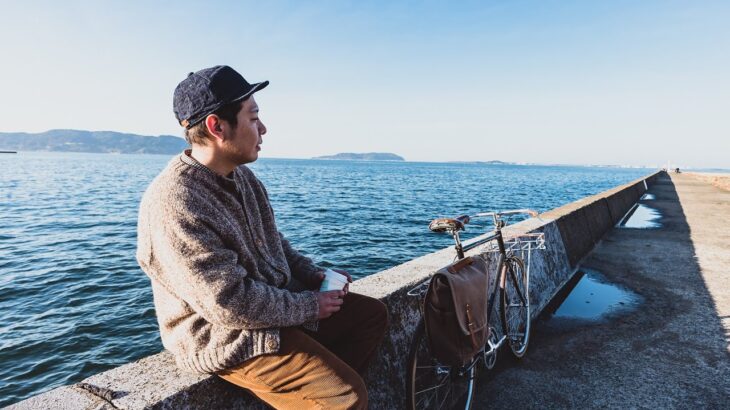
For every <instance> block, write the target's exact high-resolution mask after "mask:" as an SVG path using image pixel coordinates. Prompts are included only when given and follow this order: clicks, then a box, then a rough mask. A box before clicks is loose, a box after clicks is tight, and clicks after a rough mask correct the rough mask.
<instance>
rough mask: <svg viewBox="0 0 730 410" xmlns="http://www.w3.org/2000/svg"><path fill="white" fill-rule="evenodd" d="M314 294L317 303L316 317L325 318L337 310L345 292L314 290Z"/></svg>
mask: <svg viewBox="0 0 730 410" xmlns="http://www.w3.org/2000/svg"><path fill="white" fill-rule="evenodd" d="M314 294H315V295H317V303H318V304H319V315H318V316H317V319H326V318H328V317H330V316H332V314H333V313H335V312H337V311H339V310H340V306H342V297H343V296H345V292H343V291H341V290H330V291H327V292H314Z"/></svg>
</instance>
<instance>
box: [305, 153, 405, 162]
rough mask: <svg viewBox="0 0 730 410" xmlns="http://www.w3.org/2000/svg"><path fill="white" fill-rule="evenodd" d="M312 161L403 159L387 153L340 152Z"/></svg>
mask: <svg viewBox="0 0 730 410" xmlns="http://www.w3.org/2000/svg"><path fill="white" fill-rule="evenodd" d="M312 159H347V160H359V161H405V158H403V157H401V156H399V155H396V154H391V153H388V152H368V153H365V154H355V153H352V152H342V153H339V154H335V155H324V156H321V157H314V158H312Z"/></svg>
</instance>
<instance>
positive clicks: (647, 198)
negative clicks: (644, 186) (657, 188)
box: [641, 194, 656, 201]
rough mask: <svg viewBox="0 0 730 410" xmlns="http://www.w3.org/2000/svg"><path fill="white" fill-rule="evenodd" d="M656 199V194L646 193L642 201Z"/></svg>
mask: <svg viewBox="0 0 730 410" xmlns="http://www.w3.org/2000/svg"><path fill="white" fill-rule="evenodd" d="M655 199H656V197H655V196H654V194H644V195H642V196H641V200H642V201H653V200H655Z"/></svg>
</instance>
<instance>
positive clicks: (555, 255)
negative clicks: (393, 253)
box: [10, 172, 660, 409]
mask: <svg viewBox="0 0 730 410" xmlns="http://www.w3.org/2000/svg"><path fill="white" fill-rule="evenodd" d="M659 174H660V173H658V172H657V173H654V174H651V175H649V176H647V177H645V178H641V179H638V180H636V181H633V182H631V183H628V184H626V185H621V186H619V187H616V188H613V189H611V190H608V191H605V192H602V193H600V194H597V195H594V196H590V197H586V198H583V199H581V200H578V201H576V202H572V203H570V204H567V205H565V206H562V207H560V208H556V209H553V210H551V211H548V212H545V213H543V214H541V215H539V217H538V218H531V219H529V220H526V221H523V222H521V223H518V224H515V225H511V226H508V227H507V228H506V229H505V230H504V233H505V236H507V237H512V236H518V235H520V234H523V233H528V232H543V233H544V234H545V240H546V249H545V250H544V251H537V252H534V253H533V255H532V264H531V271H530V272H531V279H530V291H531V303H532V306H533V311H532V314H533V317H535V316H537V315H538V314H539V313H540V311H542V309H543V308H544V307H545V306H546V305H547V303H548V302H549V301H550V300H551V299H552V298H553V296H554V295H555V294H556V293H557V292H558V291H559V290H560V289H561V288H562V286H563V285H564V284H565V283H566V282H567V281H568V280H569V279H570V278H571V277H572V276H573V273H574V272H575V268H576V266H577V265H578V263H579V262H580V261H581V259H582V258H584V257H585V256H586V255H587V254H588V253H589V252H590V251H591V250H592V249H593V247H594V246H595V245H596V244H597V243H598V241H600V239H601V238H602V237H603V235H604V234H606V232H608V231H609V230H610V229H611V228H612V227H613V226H614V225H616V223H618V222H619V221H620V220H621V219H622V218H623V217H624V216H625V215H626V213H627V212H628V211H629V210H630V209H631V208H632V206H633V205H634V204H635V203H636V202H637V201H638V200H639V198H640V197H641V196H642V195H643V194H644V192H645V191H646V189H647V187H648V186H650V185H651V184H652V183H653V182H654V180H655V179H656V177H657V175H659ZM424 234H428V233H427V232H426V231H424ZM447 242H448V238H447V237H444V243H447ZM473 252H479V249H476V250H474V251H473ZM453 254H454V252H453V249H452V248H446V249H442V250H440V251H437V252H434V253H431V254H428V255H425V256H422V257H420V258H417V259H414V260H411V261H409V262H406V263H404V264H401V265H398V266H396V267H393V268H391V269H387V270H384V271H382V272H379V273H377V274H374V275H371V276H368V277H366V278H363V279H360V280H357V281H355V282H354V283H353V284H352V287H351V288H352V290H353V291H354V292H358V293H363V294H366V295H370V296H373V297H376V298H379V299H381V300H383V301H384V302H385V303H386V304H387V305H388V308H389V312H390V328H389V331H388V334H387V335H386V339H385V341H384V342H383V345H382V346H381V348H380V354H379V355H378V357H377V358H376V360H375V361H374V363H373V364H372V366H371V368H370V371H369V377H368V380H366V381H367V384H368V389H369V392H370V403H371V407H372V408H402V407H404V405H405V365H406V358H407V356H408V350H409V348H410V342H411V335H412V333H413V331H414V329H415V327H416V324H417V322H418V319H419V313H418V302H417V300H415V298H412V297H408V296H407V295H406V293H407V292H408V290H410V289H411V288H413V287H414V286H415V285H417V284H418V283H420V282H422V281H424V280H426V279H428V278H429V277H430V275H431V274H432V273H433V272H434V271H436V270H438V269H439V268H441V267H443V266H445V265H447V264H448V263H450V262H451V261H452V260H453ZM493 263H495V261H491V264H493ZM492 268H493V266H492ZM236 407H239V408H257V407H260V408H263V406H262V405H261V404H260V403H259V402H257V401H256V400H255V399H254V398H252V397H251V396H249V395H247V394H246V393H244V392H243V391H242V390H240V389H238V388H236V387H234V386H231V385H228V384H227V383H225V382H223V381H222V380H220V379H218V378H217V377H214V376H196V375H191V374H188V373H184V372H182V371H180V370H178V369H177V368H176V367H175V364H174V360H173V359H172V357H171V355H170V354H169V353H166V352H163V353H159V354H156V355H153V356H149V357H146V358H143V359H141V360H138V361H136V362H133V363H129V364H127V365H124V366H121V367H118V368H115V369H112V370H109V371H106V372H103V373H100V374H97V375H95V376H92V377H89V378H88V379H86V380H84V381H83V382H81V383H77V384H74V385H71V386H64V387H60V388H57V389H54V390H51V391H49V392H46V393H44V394H41V395H38V396H35V397H32V398H29V399H27V400H25V401H22V402H20V403H17V404H15V405H13V406H10V408H17V409H30V408H33V409H35V408H47V409H62V408H63V409H66V408H68V409H76V408H90V409H114V408H120V409H142V408H188V409H198V408H200V409H208V408H236Z"/></svg>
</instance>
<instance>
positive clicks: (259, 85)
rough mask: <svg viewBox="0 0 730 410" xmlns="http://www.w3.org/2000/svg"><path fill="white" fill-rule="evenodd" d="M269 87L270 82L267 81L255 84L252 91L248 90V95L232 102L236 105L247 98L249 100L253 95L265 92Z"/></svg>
mask: <svg viewBox="0 0 730 410" xmlns="http://www.w3.org/2000/svg"><path fill="white" fill-rule="evenodd" d="M267 85H269V82H268V80H267V81H262V82H260V83H256V84H253V85H251V89H250V90H248V91H247V92H246V94H243V95H242V96H240V97H238V98H235V99H233V100H231V102H232V103H234V102H236V101H241V100H245V99H246V98H248V97H250V96H251V95H253V93H255V92H256V91H259V90H263V89H264V88H266V86H267Z"/></svg>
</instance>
